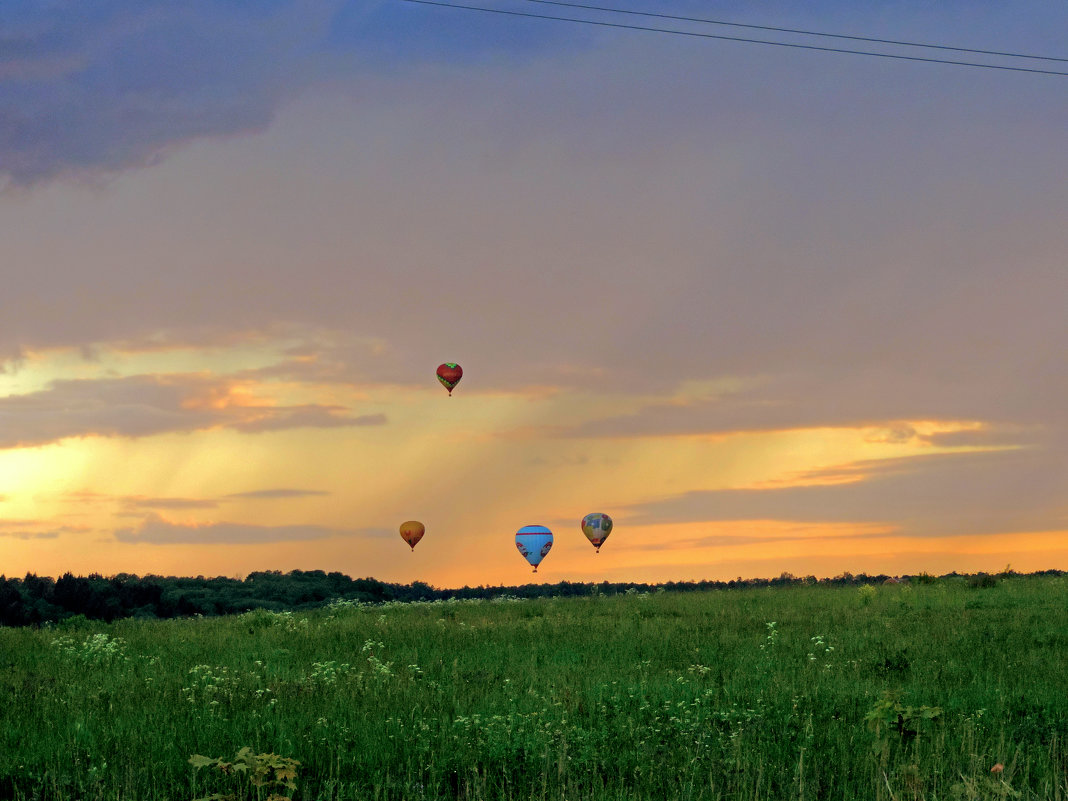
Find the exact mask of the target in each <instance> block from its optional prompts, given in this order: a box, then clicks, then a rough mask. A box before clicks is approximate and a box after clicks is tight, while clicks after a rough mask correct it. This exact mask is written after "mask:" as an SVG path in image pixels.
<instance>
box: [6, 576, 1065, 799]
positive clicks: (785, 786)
mask: <svg viewBox="0 0 1068 801" xmlns="http://www.w3.org/2000/svg"><path fill="white" fill-rule="evenodd" d="M0 698H2V699H3V703H2V704H0V798H13V799H40V800H41V801H46V800H47V801H52V799H55V800H56V801H59V800H60V799H62V800H64V801H66V799H140V800H141V801H152V800H154V799H175V800H178V799H180V800H181V801H191V800H192V799H203V798H214V799H218V800H219V801H221V799H227V798H233V799H246V798H249V799H252V798H255V799H268V798H274V799H279V798H294V799H336V800H337V801H342V800H347V799H411V800H412V801H416V800H418V801H424V800H426V801H429V800H430V799H442V798H448V799H453V798H460V799H524V800H526V799H567V800H568V801H579V800H580V799H597V800H599V799H661V798H663V799H684V800H685V801H689V800H690V799H694V800H696V799H843V801H854V799H865V801H868V800H872V801H875V800H878V799H889V800H892V801H904V799H955V800H961V801H963V799H984V801H985V800H986V799H1002V798H1004V799H1044V800H1045V799H1048V800H1049V801H1065V800H1066V799H1068V582H1066V581H1065V579H1064V578H1062V577H1049V576H1045V577H1022V576H1007V577H1004V578H1001V579H1000V580H995V581H990V582H974V581H973V582H968V581H967V580H966V579H964V578H943V579H937V580H930V581H928V582H924V583H917V582H913V583H912V584H901V585H892V586H891V585H885V586H884V585H864V586H861V587H849V586H847V587H831V586H803V585H796V586H781V587H774V588H772V587H768V588H759V589H754V588H742V589H733V590H715V591H707V592H689V593H674V592H651V593H646V592H638V591H633V592H630V593H624V594H621V595H617V596H612V597H608V596H603V595H597V594H594V595H592V596H588V597H576V598H543V599H523V600H520V599H508V598H503V599H501V598H499V599H497V600H492V601H490V600H449V601H433V602H420V603H409V604H400V603H387V604H361V603H356V602H351V601H341V602H335V603H334V604H332V605H330V606H328V607H326V608H322V609H317V610H308V611H306V612H299V613H294V612H276V611H270V610H265V609H257V610H254V611H251V612H247V613H244V614H240V615H232V616H225V617H215V618H194V619H175V620H146V619H134V618H128V619H121V620H117V621H116V622H114V623H111V624H107V623H102V622H94V621H88V620H86V619H85V618H83V617H78V618H72V619H69V620H67V621H66V622H64V623H61V624H59V625H56V626H44V627H41V628H38V629H31V628H7V629H0Z"/></svg>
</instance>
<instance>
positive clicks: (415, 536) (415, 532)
mask: <svg viewBox="0 0 1068 801" xmlns="http://www.w3.org/2000/svg"><path fill="white" fill-rule="evenodd" d="M424 534H426V526H424V525H423V524H422V523H420V522H419V521H418V520H409V521H408V522H406V523H401V526H400V535H401V539H403V540H404V541H405V542H406V543H408V544H409V545H410V546H411V548H412V552H413V553H414V552H415V544H416V543H417V542H419V540H421V539H423V535H424Z"/></svg>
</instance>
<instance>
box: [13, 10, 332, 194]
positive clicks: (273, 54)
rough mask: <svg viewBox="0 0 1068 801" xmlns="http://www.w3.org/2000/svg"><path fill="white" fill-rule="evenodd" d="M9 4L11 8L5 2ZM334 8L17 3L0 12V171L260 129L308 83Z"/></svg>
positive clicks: (142, 153)
mask: <svg viewBox="0 0 1068 801" xmlns="http://www.w3.org/2000/svg"><path fill="white" fill-rule="evenodd" d="M12 5H14V4H12ZM340 5H341V3H338V2H329V1H328V2H299V1H296V0H294V1H293V2H264V3H251V4H250V3H245V4H234V3H222V2H211V1H210V0H196V1H195V2H190V3H168V2H162V1H161V0H148V2H131V1H130V0H105V2H94V3H81V2H76V0H62V1H61V2H56V3H47V4H35V3H26V4H19V5H18V6H14V7H12V8H5V9H4V14H3V16H2V17H0V25H2V26H3V27H2V28H0V175H4V174H6V175H7V176H8V177H9V178H10V179H11V180H12V181H13V182H14V183H15V184H32V183H35V182H37V181H41V180H43V179H46V178H50V177H52V176H55V175H59V174H61V173H64V172H95V171H112V170H118V169H121V168H123V167H128V166H133V165H143V164H149V163H152V162H153V161H155V160H157V159H159V158H161V157H162V155H163V154H164V153H165V152H166V151H167V149H168V148H169V147H171V146H173V145H174V144H176V143H179V142H182V141H184V140H188V139H191V138H194V137H199V136H207V135H221V134H228V133H235V132H243V131H251V130H257V129H262V128H263V127H265V126H266V125H267V123H268V122H270V120H271V118H272V116H273V114H274V111H275V108H276V107H277V105H278V103H279V102H280V101H281V100H282V99H283V98H285V97H286V96H287V95H289V94H291V93H292V92H294V91H295V90H297V89H299V88H301V87H302V86H304V85H306V83H307V82H308V81H309V79H310V77H311V75H312V74H313V69H312V66H311V64H310V63H309V50H311V48H312V46H313V45H314V44H315V43H316V42H318V41H320V40H321V39H322V37H323V36H324V33H325V31H326V30H327V28H328V25H329V22H330V19H331V17H332V16H333V14H334V13H335V11H336V9H337V8H338V7H339V6H340Z"/></svg>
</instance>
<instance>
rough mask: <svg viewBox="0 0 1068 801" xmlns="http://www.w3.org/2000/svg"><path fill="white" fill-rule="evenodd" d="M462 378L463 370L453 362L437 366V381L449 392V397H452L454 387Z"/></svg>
mask: <svg viewBox="0 0 1068 801" xmlns="http://www.w3.org/2000/svg"><path fill="white" fill-rule="evenodd" d="M463 377H464V368H462V367H461V366H460V365H458V364H456V363H455V362H445V364H442V365H438V381H440V382H441V385H442V386H443V387H445V389H447V390H449V397H450V398H451V397H452V391H453V389H455V387H456V385H457V384H459V383H460V379H461V378H463Z"/></svg>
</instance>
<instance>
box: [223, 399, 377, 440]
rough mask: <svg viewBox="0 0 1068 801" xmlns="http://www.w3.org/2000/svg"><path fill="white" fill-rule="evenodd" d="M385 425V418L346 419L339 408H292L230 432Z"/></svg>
mask: <svg viewBox="0 0 1068 801" xmlns="http://www.w3.org/2000/svg"><path fill="white" fill-rule="evenodd" d="M386 422H387V419H386V416H385V415H384V414H365V415H360V416H359V417H349V416H348V415H347V414H345V408H344V407H342V406H317V405H305V406H292V407H288V408H285V409H278V410H274V409H271V410H268V413H267V414H265V415H263V416H262V417H255V418H253V419H249V420H239V421H235V422H234V423H232V424H231V426H230V427H231V428H234V429H236V430H238V431H245V432H248V433H256V432H261V431H279V430H281V429H284V428H338V427H341V426H381V425H385V424H386Z"/></svg>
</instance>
